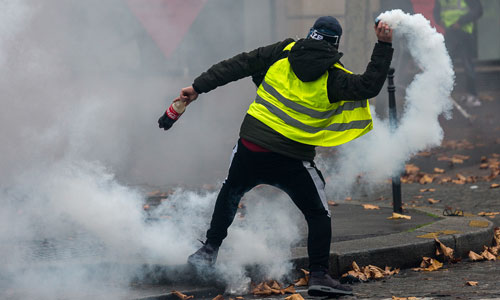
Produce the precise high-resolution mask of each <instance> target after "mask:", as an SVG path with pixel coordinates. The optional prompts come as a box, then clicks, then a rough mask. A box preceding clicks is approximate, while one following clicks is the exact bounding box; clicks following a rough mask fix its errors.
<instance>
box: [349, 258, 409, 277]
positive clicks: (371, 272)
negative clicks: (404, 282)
mask: <svg viewBox="0 0 500 300" xmlns="http://www.w3.org/2000/svg"><path fill="white" fill-rule="evenodd" d="M398 273H399V269H393V270H391V268H390V267H388V266H386V267H385V269H382V268H379V267H377V266H374V265H368V266H364V267H361V268H360V267H359V266H358V264H357V263H356V262H355V261H353V262H352V265H351V270H350V271H348V272H347V273H345V274H343V275H342V277H346V276H349V275H351V276H353V277H356V278H358V279H359V280H361V281H367V280H369V279H381V278H385V277H387V276H392V275H394V274H398Z"/></svg>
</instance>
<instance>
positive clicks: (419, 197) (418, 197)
mask: <svg viewBox="0 0 500 300" xmlns="http://www.w3.org/2000/svg"><path fill="white" fill-rule="evenodd" d="M414 197H415V198H416V199H422V198H424V196H422V195H418V196H414Z"/></svg>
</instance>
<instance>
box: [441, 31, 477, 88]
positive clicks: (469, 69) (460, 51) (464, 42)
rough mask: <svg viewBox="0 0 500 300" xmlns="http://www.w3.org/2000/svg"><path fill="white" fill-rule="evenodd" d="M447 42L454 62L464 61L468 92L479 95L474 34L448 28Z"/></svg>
mask: <svg viewBox="0 0 500 300" xmlns="http://www.w3.org/2000/svg"><path fill="white" fill-rule="evenodd" d="M445 42H446V48H447V49H448V51H449V52H450V56H451V58H452V60H453V61H454V62H456V61H457V60H461V61H462V64H463V67H464V74H465V84H466V90H467V93H469V94H471V95H474V96H477V91H476V71H475V68H474V43H475V40H474V37H473V35H472V34H469V33H467V32H465V31H463V30H461V29H455V28H448V29H446V36H445Z"/></svg>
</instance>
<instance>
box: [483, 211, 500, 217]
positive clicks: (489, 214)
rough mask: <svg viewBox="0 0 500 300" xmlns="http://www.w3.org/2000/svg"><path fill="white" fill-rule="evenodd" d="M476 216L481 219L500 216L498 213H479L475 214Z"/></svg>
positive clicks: (499, 212)
mask: <svg viewBox="0 0 500 300" xmlns="http://www.w3.org/2000/svg"><path fill="white" fill-rule="evenodd" d="M477 215H478V216H482V217H490V216H496V215H500V211H495V212H484V211H482V212H480V213H478V214H477Z"/></svg>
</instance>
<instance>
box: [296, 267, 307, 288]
mask: <svg viewBox="0 0 500 300" xmlns="http://www.w3.org/2000/svg"><path fill="white" fill-rule="evenodd" d="M300 270H301V271H302V273H304V277H302V278H300V279H298V280H297V281H295V286H305V285H308V284H309V271H307V270H304V269H300Z"/></svg>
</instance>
